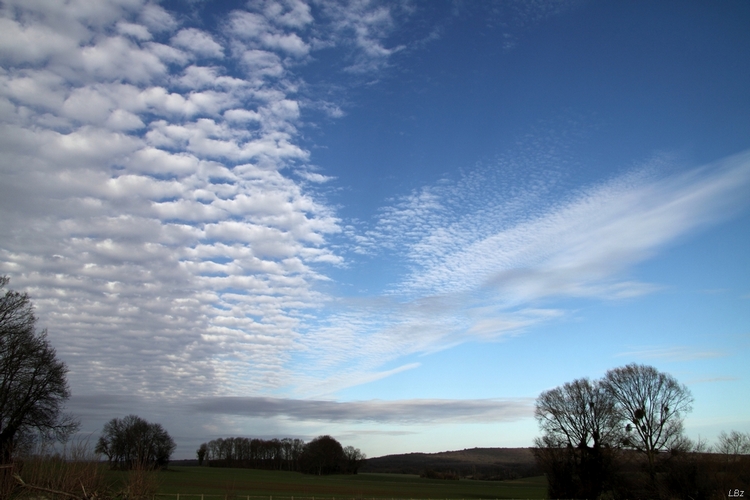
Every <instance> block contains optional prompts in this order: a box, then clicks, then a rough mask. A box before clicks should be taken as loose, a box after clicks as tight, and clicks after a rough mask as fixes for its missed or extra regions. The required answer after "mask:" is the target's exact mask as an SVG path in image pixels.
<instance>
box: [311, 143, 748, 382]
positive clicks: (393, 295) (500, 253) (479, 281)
mask: <svg viewBox="0 0 750 500" xmlns="http://www.w3.org/2000/svg"><path fill="white" fill-rule="evenodd" d="M501 167H502V165H501ZM653 172H654V169H650V168H649V166H648V165H646V166H644V167H642V168H640V169H638V170H636V171H633V172H630V173H627V174H624V175H622V176H620V177H617V178H614V179H612V180H609V181H606V182H602V183H600V184H594V185H591V186H589V187H588V188H584V189H579V190H577V191H576V192H574V193H573V194H568V195H567V196H565V197H563V198H562V201H560V198H559V197H558V196H557V194H558V193H557V188H556V186H554V185H553V184H554V182H551V184H550V185H545V184H537V183H530V184H525V183H520V184H512V185H510V186H506V185H503V184H501V183H500V182H499V181H500V179H502V178H503V177H502V176H501V175H499V176H496V177H493V173H492V172H488V171H486V170H481V169H480V170H477V171H472V172H467V173H466V174H465V175H464V177H462V178H460V179H459V180H458V181H443V182H441V183H438V184H436V185H432V186H425V187H423V188H421V189H418V190H415V191H414V192H413V193H412V194H410V195H408V196H406V197H404V198H403V199H401V200H397V201H396V203H395V204H393V205H391V206H389V207H386V208H385V209H384V210H383V211H382V216H381V218H380V220H379V221H378V222H377V223H376V225H375V227H374V229H372V230H371V232H369V233H366V235H365V236H364V237H363V238H362V239H360V244H363V245H365V246H366V247H367V251H368V252H371V253H373V254H375V255H376V256H377V255H378V254H379V253H380V254H385V255H393V254H395V255H398V256H399V257H400V258H404V259H406V260H407V262H408V263H410V265H411V270H409V271H408V272H407V273H406V274H405V275H404V277H403V279H402V280H401V281H397V282H396V283H393V285H392V286H391V287H390V290H389V291H388V292H387V293H386V295H385V296H384V297H381V298H379V299H373V300H371V301H369V302H365V301H362V300H360V301H354V302H352V303H351V304H349V305H347V304H340V305H339V309H344V310H345V311H344V312H337V313H335V314H333V315H331V316H330V317H329V318H328V319H327V320H325V321H324V322H322V323H320V326H319V327H318V328H317V329H314V330H313V332H311V334H310V335H309V336H308V337H306V338H305V339H303V340H302V342H303V344H304V345H305V346H306V350H305V352H304V355H306V356H307V357H306V358H305V366H307V367H308V370H307V371H306V377H305V380H304V381H300V382H299V385H298V387H300V388H305V390H306V391H311V393H313V394H326V393H328V392H327V391H326V390H324V388H327V389H328V391H335V390H337V389H340V388H342V387H347V386H350V385H355V384H357V383H359V381H360V380H366V377H362V376H361V374H363V373H372V374H374V373H377V371H378V367H380V366H382V365H383V364H384V363H386V362H391V361H393V360H395V359H398V358H400V357H402V356H405V355H409V354H422V353H429V352H434V351H437V350H441V349H445V348H449V347H451V346H454V345H457V344H460V343H462V342H466V341H468V340H484V341H487V340H493V339H498V338H502V337H505V336H508V335H514V334H517V333H519V332H522V331H525V330H527V329H529V328H531V327H534V326H539V325H540V324H542V323H543V322H546V321H550V320H554V319H556V318H559V317H561V316H564V315H565V314H567V311H566V310H565V309H562V308H559V307H554V306H553V304H554V303H555V301H557V300H559V299H567V298H590V299H594V300H602V299H605V300H621V299H629V298H633V297H638V296H641V295H644V294H648V293H654V292H655V291H658V290H659V289H660V288H661V286H660V285H659V284H658V283H656V284H654V283H643V282H640V281H638V280H635V279H633V278H632V277H630V276H629V274H630V270H631V269H632V268H633V266H634V265H636V264H638V263H640V262H643V261H645V260H646V259H648V258H649V257H651V256H653V255H655V254H656V253H657V252H658V251H659V250H661V249H662V248H664V247H665V246H667V245H669V244H672V243H673V242H675V241H676V240H678V239H680V238H683V237H685V236H686V235H688V234H690V233H692V232H694V231H697V230H699V229H700V228H702V227H704V226H705V225H706V224H709V223H711V222H714V221H717V220H720V219H722V218H725V217H729V216H731V214H732V213H734V211H736V210H739V209H740V208H741V207H743V206H744V204H745V203H746V200H745V197H744V193H745V192H746V191H747V188H748V185H749V184H750V154H748V153H743V154H740V155H737V156H734V157H731V158H727V159H725V160H722V161H720V162H718V163H716V164H712V165H707V166H705V167H701V168H698V169H694V170H689V171H683V173H680V174H674V175H671V176H658V175H656V174H655V173H653ZM532 175H533V174H532ZM519 185H520V186H526V185H528V186H530V188H529V190H528V191H523V190H522V189H519ZM553 192H554V194H555V195H556V196H550V193H553ZM373 258H376V257H373ZM628 355H631V356H639V357H643V358H656V357H660V358H664V359H673V360H688V359H696V358H700V357H716V356H720V355H721V353H718V352H714V351H711V352H707V351H706V352H698V351H693V350H689V349H686V348H678V349H655V350H638V351H637V352H636V351H633V352H630V353H628ZM326 373H336V374H337V375H336V376H326V375H325V374H326ZM316 376H318V378H317V379H316V378H315V377H316ZM360 377H361V378H360ZM307 393H310V392H307Z"/></svg>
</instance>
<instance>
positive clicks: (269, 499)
mask: <svg viewBox="0 0 750 500" xmlns="http://www.w3.org/2000/svg"><path fill="white" fill-rule="evenodd" d="M162 498H164V499H167V498H168V499H174V500H198V499H200V500H212V499H219V500H425V499H423V498H419V499H415V498H413V497H364V496H348V495H338V496H315V497H313V496H280V495H279V496H277V495H266V496H257V495H221V494H202V493H156V494H154V495H153V496H152V500H158V499H162ZM426 500H465V499H463V498H461V499H458V498H428V499H426ZM477 500H498V499H497V498H486V499H477ZM503 500H529V499H523V498H515V499H503Z"/></svg>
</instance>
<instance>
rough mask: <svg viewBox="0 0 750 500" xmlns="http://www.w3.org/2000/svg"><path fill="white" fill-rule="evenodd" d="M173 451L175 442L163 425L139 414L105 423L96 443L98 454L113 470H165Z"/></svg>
mask: <svg viewBox="0 0 750 500" xmlns="http://www.w3.org/2000/svg"><path fill="white" fill-rule="evenodd" d="M174 449H175V443H174V440H173V439H172V438H171V437H170V436H169V433H167V431H166V430H164V428H163V427H162V426H161V424H151V423H149V422H147V421H145V420H144V419H142V418H140V417H138V416H136V415H128V416H127V417H125V418H123V419H118V418H113V419H112V420H110V421H109V422H107V423H106V424H104V429H103V431H102V435H101V436H100V437H99V441H98V442H97V444H96V452H97V453H101V454H103V455H105V456H106V457H107V459H108V461H109V465H110V467H112V468H121V469H133V468H151V467H166V466H167V464H168V463H169V459H170V457H171V456H172V452H173V451H174Z"/></svg>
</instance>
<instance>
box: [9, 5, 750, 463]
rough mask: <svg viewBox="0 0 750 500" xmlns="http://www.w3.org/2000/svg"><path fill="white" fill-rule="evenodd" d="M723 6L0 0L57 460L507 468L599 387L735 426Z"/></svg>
mask: <svg viewBox="0 0 750 500" xmlns="http://www.w3.org/2000/svg"><path fill="white" fill-rule="evenodd" d="M749 25H750V3H749V2H747V1H744V0H737V1H721V2H684V1H673V2H672V1H663V2H636V1H632V2H631V1H628V2H586V1H568V0H555V1H544V0H536V1H521V0H507V1H502V2H493V1H486V2H468V1H460V0H455V1H449V0H440V1H416V0H414V1H398V2H395V1H393V2H382V1H376V0H278V1H276V0H257V1H256V0H251V1H248V2H243V1H207V0H206V1H203V0H169V1H167V0H165V1H162V2H158V1H155V0H66V1H64V2H63V1H59V0H58V1H55V0H2V2H0V129H1V130H0V152H1V153H2V154H0V235H1V236H0V274H2V275H7V276H9V277H10V280H11V281H10V288H12V289H15V290H19V291H25V292H28V293H29V295H30V296H31V298H32V300H33V303H34V304H35V307H36V313H37V316H38V325H39V327H40V328H46V329H47V330H48V338H49V340H50V342H51V344H52V345H53V346H54V347H55V349H56V351H57V355H58V357H59V358H60V359H61V360H63V361H64V362H65V363H66V364H67V366H68V368H69V373H68V381H69V383H70V388H71V392H72V397H71V398H70V400H69V401H68V405H67V408H68V411H70V412H72V413H74V414H75V415H77V416H78V417H79V418H80V419H81V431H80V433H81V435H82V436H92V437H93V438H94V439H96V436H97V435H98V433H99V431H100V430H101V428H102V425H103V424H104V423H105V422H106V421H108V420H110V419H112V418H115V417H117V418H121V417H123V416H125V415H128V414H137V415H139V416H141V417H142V418H145V419H147V420H149V421H152V422H159V423H161V424H162V425H164V427H165V428H166V429H167V431H168V432H169V433H170V435H171V436H172V437H173V438H174V439H175V441H176V443H177V450H176V453H175V455H174V458H191V457H194V455H195V450H196V448H197V447H198V446H199V445H200V443H202V442H205V441H208V440H210V439H214V438H217V437H229V436H249V437H261V438H272V437H298V438H302V439H305V440H309V439H312V438H314V437H316V436H318V435H322V434H330V435H332V436H333V437H335V438H337V439H339V440H340V441H341V442H342V443H343V444H344V445H353V446H356V447H358V448H360V449H361V450H362V451H363V452H364V453H365V454H367V455H368V456H371V457H372V456H380V455H385V454H390V453H408V452H438V451H444V450H454V449H463V448H472V447H521V446H531V445H532V442H533V439H534V437H535V436H537V435H538V434H539V431H538V428H537V424H536V422H535V420H534V418H533V407H534V400H535V398H536V397H537V396H538V395H539V394H540V393H541V392H542V391H545V390H548V389H551V388H554V387H557V386H559V385H562V384H564V383H566V382H570V381H572V380H575V379H578V378H582V377H589V378H591V379H596V378H600V377H602V376H603V375H604V374H605V373H606V372H607V370H609V369H612V368H616V367H619V366H624V365H626V364H628V363H642V364H648V365H652V366H655V367H656V368H657V369H658V370H660V371H663V372H666V373H669V374H671V375H673V376H674V377H676V378H677V380H678V381H680V382H681V383H684V384H686V385H687V387H688V388H689V389H690V391H691V392H692V394H693V396H694V400H695V401H694V404H693V411H692V412H691V413H689V414H688V415H687V417H686V420H685V428H686V433H687V435H688V436H689V437H691V438H693V439H698V438H702V439H707V440H709V442H711V441H713V440H715V439H716V436H717V435H718V433H719V432H720V431H727V432H728V431H730V430H733V429H734V430H738V431H743V432H748V431H750V398H748V397H747V395H748V394H749V393H750V374H748V370H747V360H748V356H749V355H750V251H749V250H748V249H749V248H750V206H749V205H750V203H748V202H749V201H750V196H748V195H749V194H750V92H749V91H748V89H750V30H748V29H747V27H748V26H749Z"/></svg>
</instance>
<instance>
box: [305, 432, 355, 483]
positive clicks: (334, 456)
mask: <svg viewBox="0 0 750 500" xmlns="http://www.w3.org/2000/svg"><path fill="white" fill-rule="evenodd" d="M345 461H346V457H345V456H344V449H343V448H342V447H341V443H339V442H338V441H336V440H335V439H334V438H332V437H331V436H318V437H316V438H315V439H313V440H312V441H310V442H309V443H307V444H306V445H305V449H304V451H303V452H302V458H301V462H302V472H305V473H307V474H317V475H319V476H320V475H324V474H336V473H337V472H341V469H342V466H343V464H344V463H345Z"/></svg>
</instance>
